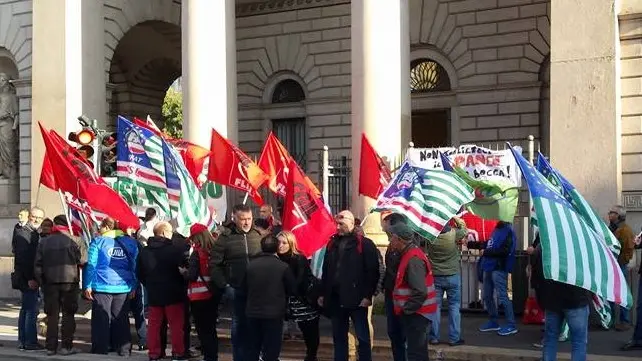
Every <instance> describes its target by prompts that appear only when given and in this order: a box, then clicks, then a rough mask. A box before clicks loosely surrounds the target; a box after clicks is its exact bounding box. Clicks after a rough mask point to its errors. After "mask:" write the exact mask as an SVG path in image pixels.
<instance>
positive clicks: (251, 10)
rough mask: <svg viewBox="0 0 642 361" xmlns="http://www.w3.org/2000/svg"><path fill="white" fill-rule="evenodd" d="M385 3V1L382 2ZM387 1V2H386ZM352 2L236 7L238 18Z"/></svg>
mask: <svg viewBox="0 0 642 361" xmlns="http://www.w3.org/2000/svg"><path fill="white" fill-rule="evenodd" d="M381 1H384V0H381ZM386 1H387V0H386ZM349 3H350V0H269V1H258V0H257V1H255V2H251V3H245V4H237V5H236V16H237V17H243V16H251V15H257V14H267V13H275V12H281V11H288V10H299V9H306V8H313V7H319V6H329V5H337V4H349Z"/></svg>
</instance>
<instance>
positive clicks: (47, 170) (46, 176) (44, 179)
mask: <svg viewBox="0 0 642 361" xmlns="http://www.w3.org/2000/svg"><path fill="white" fill-rule="evenodd" d="M40 184H42V185H43V186H45V187H47V188H49V189H52V190H54V191H57V190H58V185H56V178H54V174H53V168H52V167H51V161H50V160H49V157H48V154H47V152H46V151H45V159H44V160H43V161H42V170H41V171H40Z"/></svg>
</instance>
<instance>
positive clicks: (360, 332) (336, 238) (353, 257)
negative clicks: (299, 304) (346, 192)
mask: <svg viewBox="0 0 642 361" xmlns="http://www.w3.org/2000/svg"><path fill="white" fill-rule="evenodd" d="M335 221H336V224H337V233H336V234H335V235H333V236H332V237H331V238H330V241H329V242H328V245H327V250H326V254H325V257H324V259H323V271H322V276H321V288H322V294H323V296H321V297H319V300H318V303H319V306H321V307H323V308H324V309H325V312H326V314H328V315H329V317H330V318H331V320H332V337H333V342H334V360H335V361H347V360H348V353H349V350H348V331H349V321H350V320H352V323H353V324H354V328H355V333H356V335H357V343H358V346H357V353H358V358H359V360H360V361H371V360H372V350H371V341H370V329H369V326H368V307H370V306H371V305H372V297H373V296H374V294H375V293H376V291H377V284H378V282H379V251H378V250H377V247H376V246H375V244H374V242H372V240H371V239H369V238H367V237H365V236H364V235H363V234H362V233H360V232H356V229H355V218H354V215H353V214H352V213H351V212H350V211H342V212H340V213H339V214H338V215H337V216H336V219H335ZM424 332H425V331H424Z"/></svg>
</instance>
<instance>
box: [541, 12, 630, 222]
mask: <svg viewBox="0 0 642 361" xmlns="http://www.w3.org/2000/svg"><path fill="white" fill-rule="evenodd" d="M617 2H618V1H615V0H584V1H551V5H550V6H551V17H552V19H551V83H550V92H551V99H550V109H551V115H550V133H549V134H550V148H549V149H550V157H551V162H552V164H553V166H554V167H556V168H558V169H559V170H560V171H561V173H562V174H563V175H564V176H566V177H567V178H568V179H569V181H570V182H571V183H572V184H574V185H575V186H576V187H577V188H578V189H579V190H580V192H581V193H582V194H583V195H584V196H585V197H586V198H587V200H588V201H589V202H590V203H591V205H592V206H593V207H595V208H596V210H597V211H598V212H599V213H600V215H603V216H606V213H607V211H608V208H609V207H610V206H612V205H613V204H616V203H620V193H621V155H620V153H621V141H620V134H621V125H620V96H619V94H620V70H619V65H618V64H619V41H618V38H619V36H618V23H617V11H616V6H615V5H616V3H617ZM568 14H573V16H568Z"/></svg>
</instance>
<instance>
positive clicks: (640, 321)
mask: <svg viewBox="0 0 642 361" xmlns="http://www.w3.org/2000/svg"><path fill="white" fill-rule="evenodd" d="M637 315H638V317H637V320H636V322H635V330H633V341H635V342H637V343H642V275H640V281H638V304H637Z"/></svg>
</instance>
